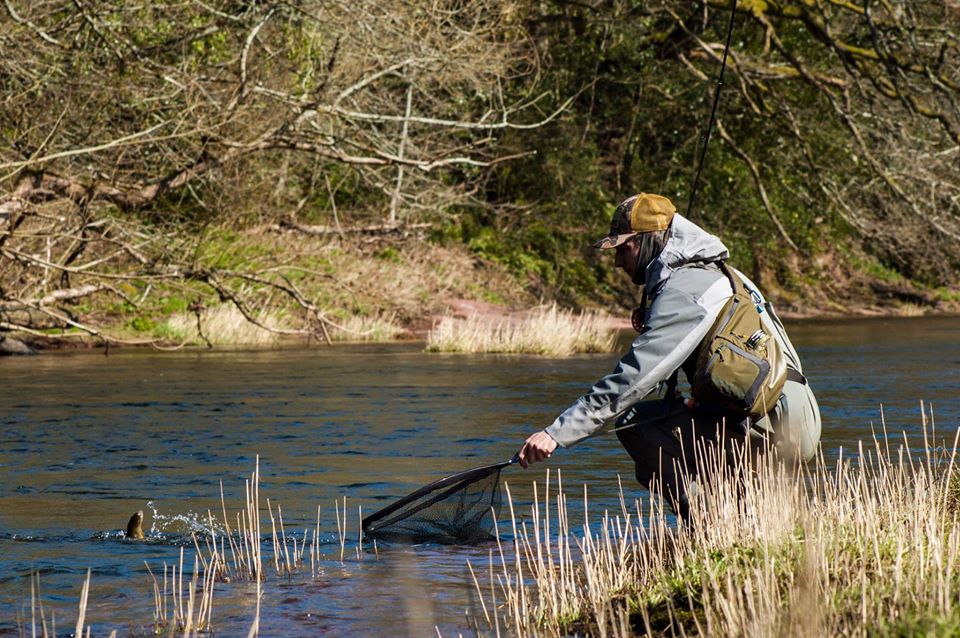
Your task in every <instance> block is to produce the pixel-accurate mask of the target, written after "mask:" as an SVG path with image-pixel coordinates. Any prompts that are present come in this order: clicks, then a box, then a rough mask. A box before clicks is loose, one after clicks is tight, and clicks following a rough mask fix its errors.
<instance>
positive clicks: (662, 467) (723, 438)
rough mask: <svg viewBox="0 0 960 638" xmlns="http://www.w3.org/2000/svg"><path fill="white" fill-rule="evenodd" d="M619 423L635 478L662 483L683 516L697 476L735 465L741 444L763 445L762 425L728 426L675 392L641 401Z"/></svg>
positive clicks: (645, 483) (650, 484)
mask: <svg viewBox="0 0 960 638" xmlns="http://www.w3.org/2000/svg"><path fill="white" fill-rule="evenodd" d="M617 428H618V430H617V437H618V438H619V439H620V443H621V444H622V445H623V447H624V448H625V449H626V450H627V452H628V453H629V454H630V457H631V458H632V459H633V462H634V465H635V471H636V476H637V481H639V482H640V484H641V485H643V486H645V487H647V488H648V489H651V490H653V489H656V486H659V487H660V488H662V490H663V495H664V496H666V497H667V499H668V502H669V503H670V504H671V506H672V507H673V509H674V511H675V512H676V513H677V514H679V515H680V516H682V517H683V518H687V516H688V513H689V496H690V495H691V493H692V492H693V491H694V490H695V489H696V485H697V481H703V480H706V479H707V476H706V475H707V473H708V472H709V471H710V470H711V469H712V468H715V467H720V466H722V467H726V468H734V467H737V466H738V464H740V463H741V462H742V458H743V457H742V451H743V448H744V445H745V444H748V445H750V447H751V448H753V451H759V450H762V449H764V448H765V447H766V445H767V439H766V436H765V434H764V432H763V431H762V430H757V429H753V428H751V429H749V430H745V429H744V428H743V427H741V426H739V424H736V423H734V424H732V425H730V426H727V424H726V421H725V419H724V418H723V416H718V415H716V414H708V413H705V412H702V411H700V410H690V409H688V408H687V407H686V406H685V405H684V403H683V400H682V399H681V398H679V397H678V398H676V399H674V400H671V401H663V400H655V401H643V402H640V403H638V404H637V405H636V406H634V407H633V408H631V410H630V411H629V412H627V414H626V415H625V416H624V417H623V418H622V419H621V420H620V421H619V422H618V424H617Z"/></svg>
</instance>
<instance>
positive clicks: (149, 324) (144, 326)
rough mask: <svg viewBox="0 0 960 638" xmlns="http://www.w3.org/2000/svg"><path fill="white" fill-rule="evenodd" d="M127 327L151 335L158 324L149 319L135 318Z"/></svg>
mask: <svg viewBox="0 0 960 638" xmlns="http://www.w3.org/2000/svg"><path fill="white" fill-rule="evenodd" d="M127 325H128V326H129V327H130V328H132V329H133V330H136V331H137V332H151V333H152V332H153V330H154V329H155V328H156V327H157V324H156V322H155V321H154V320H153V319H150V318H149V317H135V318H134V319H131V320H130V321H129V322H128V323H127Z"/></svg>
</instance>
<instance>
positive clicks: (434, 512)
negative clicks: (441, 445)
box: [363, 459, 515, 544]
mask: <svg viewBox="0 0 960 638" xmlns="http://www.w3.org/2000/svg"><path fill="white" fill-rule="evenodd" d="M514 462H515V459H511V460H510V461H505V462H503V463H497V464H495V465H485V466H483V467H477V468H474V469H472V470H467V471H466V472H459V473H457V474H454V475H452V476H448V477H446V478H442V479H440V480H439V481H434V482H433V483H431V484H430V485H426V486H424V487H421V488H420V489H419V490H417V491H416V492H413V493H412V494H408V495H407V496H405V497H403V498H401V499H400V500H399V501H397V502H395V503H392V504H391V505H388V506H387V507H385V508H383V509H382V510H380V511H378V512H376V513H374V514H371V515H370V516H367V517H366V518H364V519H363V531H364V534H365V535H366V536H368V537H370V538H378V539H383V540H388V541H406V542H414V543H447V544H469V543H479V542H482V541H485V540H490V539H492V538H494V536H493V529H494V520H495V517H496V516H497V515H498V514H499V512H500V505H501V501H502V497H501V494H500V471H501V470H502V469H503V468H505V467H507V466H508V465H510V464H512V463H514Z"/></svg>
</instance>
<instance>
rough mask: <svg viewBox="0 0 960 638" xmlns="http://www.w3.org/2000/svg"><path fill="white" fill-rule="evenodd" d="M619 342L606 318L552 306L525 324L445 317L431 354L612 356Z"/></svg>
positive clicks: (430, 338) (432, 337) (431, 341)
mask: <svg viewBox="0 0 960 638" xmlns="http://www.w3.org/2000/svg"><path fill="white" fill-rule="evenodd" d="M615 342H616V331H615V330H614V329H613V328H612V327H611V325H610V321H609V319H608V318H607V317H605V316H603V315H600V314H598V313H593V312H583V313H574V312H571V311H568V310H560V309H558V308H557V307H556V305H553V306H548V307H541V308H537V309H535V310H533V311H532V312H530V313H529V314H527V315H526V316H524V317H520V318H509V319H504V318H494V319H489V318H484V317H480V316H476V315H474V316H471V317H468V318H466V319H457V318H454V317H444V318H443V319H441V320H440V323H438V324H437V326H436V327H435V328H434V329H433V330H431V331H430V333H429V334H428V335H427V350H428V351H429V352H490V353H518V354H519V353H528V354H539V355H544V356H549V357H566V356H570V355H572V354H576V353H578V352H610V351H611V350H612V349H613V346H614V343H615Z"/></svg>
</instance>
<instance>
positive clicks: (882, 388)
mask: <svg viewBox="0 0 960 638" xmlns="http://www.w3.org/2000/svg"><path fill="white" fill-rule="evenodd" d="M788 328H789V329H790V332H791V335H792V336H793V337H794V341H795V344H796V345H797V346H798V348H799V350H800V352H801V355H802V357H803V360H804V364H805V371H806V372H807V375H808V377H809V378H810V380H811V383H812V384H813V386H814V388H815V390H816V392H817V395H818V398H819V399H820V404H821V409H822V413H823V420H824V436H823V445H824V448H825V452H826V454H827V456H828V458H831V459H832V458H836V456H837V454H838V450H839V448H840V447H841V446H843V447H844V448H845V449H849V450H851V451H853V450H855V449H856V442H857V440H858V439H864V438H869V436H870V429H871V423H873V424H874V425H876V426H877V427H879V423H880V405H881V404H882V405H883V410H884V413H885V417H886V423H887V428H888V431H890V432H891V435H892V436H896V437H897V439H898V441H899V440H902V438H901V437H902V435H901V434H900V432H901V430H907V431H908V432H909V433H911V436H912V439H913V441H914V443H915V444H917V445H919V444H920V442H921V441H922V436H921V434H920V423H921V418H920V408H919V404H920V401H921V400H923V401H925V402H928V403H929V404H930V405H932V407H933V414H934V418H935V421H936V425H937V430H938V432H939V433H944V435H945V436H948V437H949V438H950V439H951V441H952V432H953V431H954V430H955V429H956V428H957V427H958V426H960V338H958V337H960V319H958V318H934V319H896V320H893V319H871V320H844V321H815V322H794V323H792V324H789V325H788ZM421 348H422V344H401V345H387V346H349V347H337V348H334V349H322V348H321V349H311V350H278V351H257V352H222V351H214V352H207V351H202V352H201V351H194V352H179V353H171V354H161V353H153V352H147V351H126V352H117V351H116V350H114V351H113V352H111V354H110V356H109V357H104V356H103V355H102V354H100V353H96V354H95V353H89V352H83V353H54V354H46V355H43V356H40V357H33V358H20V359H14V358H8V359H0V635H11V634H14V635H15V634H16V633H18V629H17V628H18V618H20V617H25V618H26V620H25V621H24V623H25V625H26V626H27V631H28V632H29V626H28V623H29V618H30V606H29V605H30V585H29V576H28V575H29V574H30V572H31V570H38V571H39V572H40V573H41V588H42V592H43V595H44V600H45V603H46V605H47V611H48V613H49V611H50V609H51V608H52V609H53V610H55V611H56V613H57V619H58V620H57V624H58V632H60V633H61V634H65V633H66V632H67V631H68V630H72V627H73V624H74V622H75V617H76V601H77V598H78V595H79V591H80V586H81V583H82V581H83V578H84V575H85V574H86V570H87V568H91V569H92V571H93V577H92V585H91V592H90V605H89V611H88V621H89V622H92V623H93V627H94V629H93V633H94V635H107V634H108V633H109V631H110V630H111V629H118V631H119V633H120V635H126V634H127V633H128V632H129V630H130V628H131V627H133V628H138V627H144V626H149V624H150V622H151V619H152V615H153V603H152V587H151V581H150V579H149V576H148V575H147V571H146V567H145V565H144V563H145V562H146V563H149V564H150V566H151V569H153V571H154V573H157V572H159V573H162V572H163V565H164V563H167V564H173V563H174V562H176V561H178V560H179V556H180V551H181V547H182V546H184V545H185V546H186V557H187V559H186V560H187V563H188V564H189V565H192V563H193V558H192V557H193V549H192V541H191V540H190V532H191V531H202V527H203V524H204V520H205V513H206V511H207V510H208V509H212V510H213V511H214V512H218V511H219V509H220V500H219V490H220V488H219V481H221V480H222V481H223V486H224V491H225V495H226V500H227V506H228V509H230V510H231V511H237V510H238V509H239V508H240V507H241V506H242V503H243V489H244V486H243V482H244V479H245V478H248V477H249V475H250V473H251V472H252V470H253V468H254V463H255V457H256V456H257V455H259V456H260V470H261V477H262V485H261V494H262V497H263V498H264V499H265V498H266V497H269V498H270V499H271V503H272V504H274V506H275V505H276V504H277V503H279V504H280V505H281V506H282V508H283V512H284V519H285V522H286V524H287V529H288V530H289V531H291V532H293V533H295V534H297V535H299V536H302V534H303V528H304V527H305V526H309V527H311V529H312V528H313V526H314V525H315V523H316V515H317V507H318V506H319V507H320V510H321V523H320V528H321V531H322V533H323V536H322V539H323V541H324V545H323V548H322V551H323V552H324V554H325V558H324V560H323V561H322V563H321V566H320V567H321V570H320V573H319V575H318V576H316V577H315V578H312V577H310V575H309V573H307V574H306V575H305V576H294V577H293V578H289V579H283V578H278V577H275V576H274V575H272V572H268V573H270V574H271V575H270V577H269V578H268V579H267V581H266V583H265V586H264V597H263V599H262V617H261V635H269V636H277V635H290V636H298V635H336V636H340V635H373V636H380V635H382V636H404V635H412V636H430V635H436V631H435V630H434V626H435V625H438V626H439V628H440V630H441V632H442V633H443V635H445V636H447V635H451V636H455V635H457V633H458V632H460V631H466V622H465V621H464V610H465V609H467V608H468V607H470V606H471V598H472V595H471V592H472V589H473V586H472V583H471V582H470V581H469V576H468V572H467V571H466V563H467V561H468V560H470V561H472V562H473V564H474V565H475V566H478V567H480V566H482V567H483V571H484V573H485V566H486V562H487V554H488V550H489V547H477V548H462V547H461V548H456V547H431V546H416V547H408V546H386V547H380V548H379V556H375V555H373V554H372V552H369V551H367V552H365V553H364V554H362V555H361V556H362V560H358V559H357V556H356V554H353V555H352V556H350V555H348V557H347V558H346V559H345V560H344V562H342V563H341V562H340V560H339V543H338V542H337V526H336V520H335V514H334V499H336V498H338V497H342V496H346V497H347V504H348V510H349V514H348V516H349V518H348V525H349V526H350V527H351V528H352V531H351V534H355V530H356V528H357V524H358V516H357V506H362V507H363V510H364V511H365V512H367V513H369V512H372V511H373V510H375V509H377V508H379V507H382V506H383V505H385V504H386V503H388V502H390V501H391V500H392V499H394V498H396V497H398V496H401V495H403V494H405V493H407V492H409V491H411V490H412V489H414V488H416V487H419V486H420V485H422V484H424V483H426V482H429V481H431V480H433V479H435V478H438V477H440V476H442V475H444V474H446V473H449V472H451V471H455V470H458V469H466V468H468V467H471V466H474V465H480V464H484V463H487V462H494V461H498V460H501V459H506V458H509V457H510V455H511V454H513V452H514V451H515V450H516V448H517V447H518V445H519V443H520V442H521V441H522V439H523V438H524V436H525V435H526V433H527V432H529V431H531V430H532V429H533V428H534V427H542V426H544V425H546V424H548V423H549V422H550V421H551V420H552V419H553V417H554V416H555V415H556V414H557V413H558V412H559V411H560V410H562V409H563V408H565V407H566V406H567V405H568V404H569V403H570V402H571V401H572V400H574V399H575V398H576V397H577V396H578V395H579V393H580V392H581V391H583V390H584V389H586V388H587V387H588V386H589V384H590V383H591V382H592V381H593V380H595V378H597V377H598V376H599V375H601V374H602V373H605V372H607V371H608V370H609V369H611V368H612V366H613V362H614V361H615V356H614V355H591V356H580V357H574V358H571V359H565V360H551V359H543V358H538V357H520V356H516V357H514V356H510V357H506V356H469V355H428V354H424V353H422V352H421V351H420V350H421ZM948 432H949V433H950V434H949V435H947V434H945V433H948ZM549 465H550V467H552V468H561V469H562V472H563V477H564V483H565V485H566V486H567V487H568V491H569V492H570V493H571V496H572V500H573V501H576V500H577V498H576V497H575V495H577V494H580V493H582V487H581V486H582V484H583V483H586V484H587V485H588V489H589V492H590V497H591V506H590V508H591V511H593V510H594V509H596V510H597V511H600V510H602V509H603V508H605V507H608V508H611V509H615V508H618V496H617V491H616V482H617V475H618V474H622V475H623V479H624V485H625V486H627V487H628V488H629V490H630V494H629V495H634V496H641V495H642V493H641V491H640V490H639V489H635V486H634V484H633V482H632V478H630V477H631V466H630V464H629V463H628V458H627V456H626V454H624V453H622V452H620V451H619V448H618V445H617V443H616V440H615V438H614V437H606V438H599V439H594V440H593V441H590V442H587V443H585V444H583V445H582V446H580V447H577V448H575V449H572V450H569V451H565V452H561V453H558V454H557V455H555V457H554V459H552V460H551V461H550V463H549ZM542 468H543V466H538V467H537V468H536V469H535V470H526V471H524V470H522V469H520V468H509V469H508V470H506V471H505V473H504V478H505V479H506V480H507V481H508V482H509V483H510V484H511V486H516V488H515V490H516V496H517V501H518V505H519V506H520V507H525V506H527V505H528V503H529V494H530V488H529V484H530V482H531V481H533V480H536V479H541V480H542V478H543V475H544V473H543V469H542ZM261 504H262V505H265V503H261ZM138 509H143V510H145V513H146V518H147V520H146V526H145V529H147V530H148V536H150V537H152V540H149V541H148V542H146V543H133V542H129V541H126V540H124V539H123V538H122V532H121V529H122V528H123V527H124V525H125V523H126V521H127V518H128V517H129V516H130V514H131V513H132V512H134V511H136V510H138ZM573 519H574V521H576V520H578V519H577V516H576V514H575V513H574V515H573ZM265 520H266V525H267V527H266V528H265V533H269V520H268V519H266V517H265ZM352 547H353V543H352V541H351V542H350V543H349V544H348V553H349V552H350V551H353V550H352ZM368 549H369V548H368ZM308 572H309V569H308ZM188 575H189V571H188ZM254 601H255V592H254V588H253V586H252V585H250V584H247V583H231V584H218V586H217V590H216V594H215V600H214V609H213V623H214V626H215V628H216V629H217V630H218V631H217V634H218V635H221V636H235V635H246V632H247V629H248V628H249V625H250V621H251V619H252V618H253V614H254Z"/></svg>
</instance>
